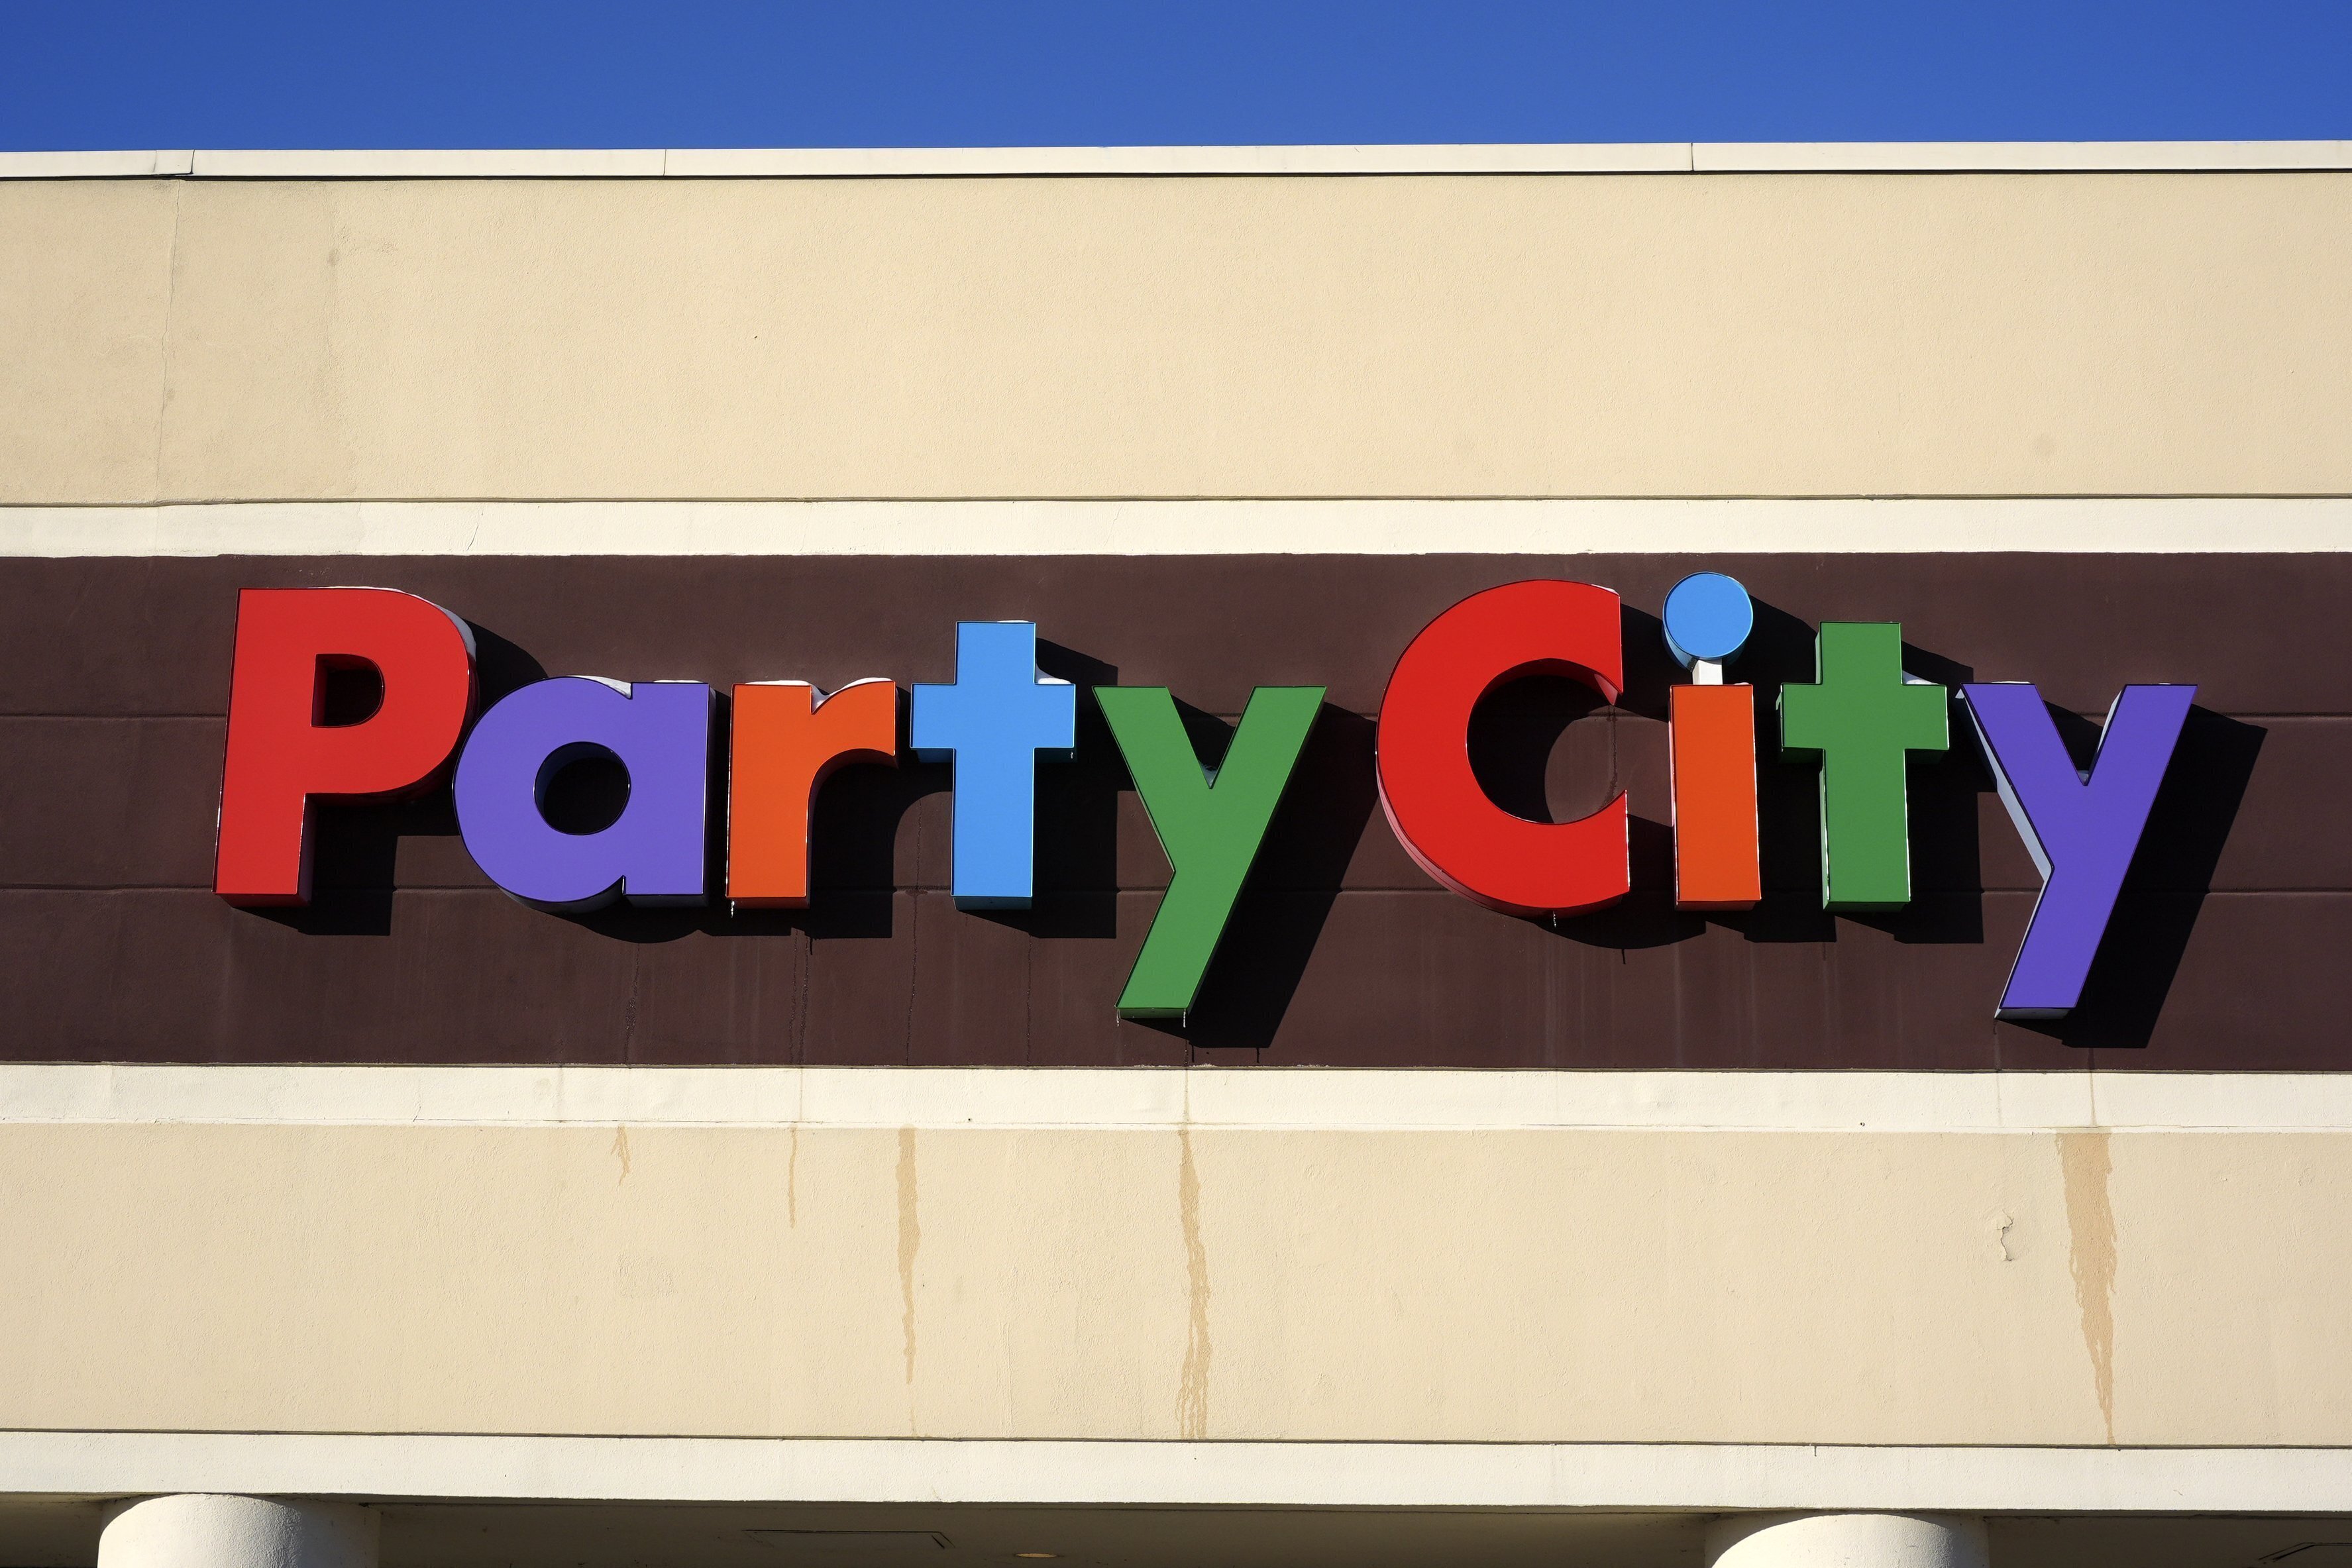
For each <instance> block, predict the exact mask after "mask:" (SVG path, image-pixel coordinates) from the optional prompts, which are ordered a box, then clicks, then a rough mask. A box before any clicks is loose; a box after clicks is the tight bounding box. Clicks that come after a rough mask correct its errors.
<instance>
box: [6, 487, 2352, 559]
mask: <svg viewBox="0 0 2352 1568" xmlns="http://www.w3.org/2000/svg"><path fill="white" fill-rule="evenodd" d="M2347 549H2352V498H2347V497H2074V498H2052V497H2034V498H2021V499H2001V498H1991V497H1988V498H1954V499H1943V498H1938V499H1927V498H1917V499H1884V500H1877V499H1825V500H1766V499H1729V500H1647V499H1626V500H1608V499H1591V500H1490V501H1465V500H1385V501H1383V500H1328V501H1285V500H1132V501H1108V500H1107V501H1042V500H1032V501H246V502H222V503H217V504H213V505H195V504H172V505H164V506H135V507H0V556H42V557H64V556H224V555H351V556H379V555H436V556H639V555H681V556H703V555H740V556H795V555H870V556H899V555H906V556H917V555H921V556H934V555H939V556H964V555H974V556H995V555H1425V554H1435V553H1462V554H1472V555H1487V554H1493V555H1513V554H1532V555H1582V554H1593V553H1600V552H1617V553H1625V554H1639V553H1692V554H1703V553H1716V552H1726V551H1748V552H1758V553H1775V552H1780V553H1794V554H1805V555H1821V554H1836V553H1843V552H1856V551H1885V552H1889V553H1914V552H1920V551H1955V552H1973V551H1987V550H2027V551H2058V550H2080V551H2095V552H2111V553H2116V554H2134V553H2159V554H2161V553H2192V554H2193V553H2214V554H2232V553H2246V552H2261V551H2341V550H2347Z"/></svg>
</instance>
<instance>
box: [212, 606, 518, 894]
mask: <svg viewBox="0 0 2352 1568" xmlns="http://www.w3.org/2000/svg"><path fill="white" fill-rule="evenodd" d="M351 668H367V669H373V671H374V672H375V674H376V675H377V676H378V677H379V678H380V679H381V680H382V681H383V701H382V702H381V703H380V704H378V705H377V707H376V710H375V711H374V712H373V713H372V714H370V715H369V716H367V717H365V718H363V719H362V720H360V721H359V722H358V723H356V724H328V723H326V722H324V720H325V717H326V714H325V695H326V674H327V672H328V671H329V670H332V669H351ZM473 704H474V639H473V633H472V632H470V631H468V630H467V626H466V623H465V622H462V621H460V620H458V619H457V617H456V616H454V615H452V614H450V613H449V612H447V611H446V610H444V609H442V608H441V607H440V606H439V605H437V604H435V603H433V602H432V601H429V600H424V599H419V598H417V597H416V596H415V594H411V593H397V592H394V591H392V590H390V589H382V588H248V589H247V590H246V591H244V592H243V593H241V594H239V595H238V597H237V606H236V665H235V668H234V671H233V672H232V674H231V675H230V679H229V698H228V762H227V766H226V768H225V769H224V771H223V774H222V779H221V810H220V854H219V858H218V859H217V860H216V861H215V863H214V871H213V891H214V892H215V893H217V894H220V895H221V896H222V897H223V898H226V899H227V900H228V901H229V902H230V903H231V904H308V903H310V831H309V830H310V822H309V817H310V802H311V801H313V800H382V799H383V798H386V797H389V796H397V795H406V794H412V793H415V791H417V790H420V789H425V788H428V787H429V786H431V785H432V784H433V783H434V782H435V780H436V778H437V777H438V775H439V774H440V771H441V768H442V767H443V765H444V764H446V762H447V761H448V760H449V756H450V753H451V752H453V751H455V750H456V749H457V737H458V736H459V735H460V734H461V733H462V732H463V731H464V729H465V727H466V716H467V713H468V712H469V711H470V710H471V709H472V707H473Z"/></svg>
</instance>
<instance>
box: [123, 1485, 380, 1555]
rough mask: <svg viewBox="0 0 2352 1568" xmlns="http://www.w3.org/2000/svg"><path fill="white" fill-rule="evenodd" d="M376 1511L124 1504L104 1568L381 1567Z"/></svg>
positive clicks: (204, 1498) (199, 1497) (232, 1500)
mask: <svg viewBox="0 0 2352 1568" xmlns="http://www.w3.org/2000/svg"><path fill="white" fill-rule="evenodd" d="M376 1531H377V1522H376V1515H375V1511H373V1509H365V1508H359V1507H356V1506H354V1505H352V1504H351V1503H347V1502H287V1501H281V1500H278V1499H275V1498H261V1497H225V1496H221V1495H219V1494H217V1493H209V1492H205V1493H192V1494H186V1495H183V1496H179V1497H151V1498H142V1499H141V1500H138V1501H135V1502H127V1503H121V1504H118V1505H117V1506H116V1507H115V1509H114V1510H113V1511H112V1512H110V1514H109V1515H108V1516H107V1520H106V1528H105V1529H104V1530H103V1531H100V1535H99V1538H98V1568H376Z"/></svg>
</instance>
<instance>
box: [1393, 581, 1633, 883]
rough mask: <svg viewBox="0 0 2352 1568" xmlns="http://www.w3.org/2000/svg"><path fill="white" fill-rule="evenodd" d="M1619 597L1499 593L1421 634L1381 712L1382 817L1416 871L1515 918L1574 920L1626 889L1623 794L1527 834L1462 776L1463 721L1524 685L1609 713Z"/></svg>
mask: <svg viewBox="0 0 2352 1568" xmlns="http://www.w3.org/2000/svg"><path fill="white" fill-rule="evenodd" d="M1623 647H1624V639H1623V636H1622V632H1620V630H1619V625H1618V619H1617V595H1616V594H1615V593H1613V592H1612V591H1610V590H1608V589H1605V588H1595V587H1593V586H1592V585H1591V583H1586V582H1558V581H1551V580H1539V581H1534V582H1514V583H1507V584H1506V585H1505V586H1503V587H1501V588H1490V589H1488V590H1486V591H1485V592H1483V593H1474V594H1472V595H1471V596H1470V597H1469V598H1467V599H1465V600H1464V601H1462V602H1461V603H1459V604H1457V605H1455V606H1454V608H1453V609H1451V610H1449V611H1447V612H1445V613H1444V614H1443V615H1441V616H1439V617H1438V618H1437V619H1436V620H1434V621H1433V622H1430V623H1429V625H1428V626H1427V627H1426V628H1424V629H1423V632H1422V633H1421V635H1420V636H1418V637H1415V638H1414V639H1413V640H1412V644H1411V645H1410V646H1408V647H1407V648H1406V649H1405V651H1404V655H1403V656H1402V658H1400V659H1399V660H1398V661H1397V667H1396V674H1393V675H1391V676H1390V677H1389V689H1388V695H1386V696H1384V697H1382V698H1381V727H1380V779H1381V810H1383V811H1385V812H1387V813H1388V819H1389V826H1390V827H1391V828H1393V829H1395V830H1396V836H1397V840H1398V841H1399V842H1401V843H1402V844H1403V845H1404V847H1405V851H1406V852H1407V853H1409V854H1411V855H1412V858H1413V859H1414V860H1415V861H1417V862H1420V864H1421V868H1422V869H1423V871H1425V872H1427V873H1429V874H1430V875H1432V876H1433V877H1435V878H1436V879H1437V880H1438V881H1440V882H1442V883H1444V884H1445V885H1446V886H1448V887H1450V888H1452V889H1453V890H1454V892H1456V893H1458V894H1462V895H1463V896H1464V897H1465V898H1471V899H1475V900H1476V901H1477V902H1478V903H1480V904H1486V906H1487V907H1489V908H1492V909H1500V910H1503V911H1505V912H1507V913H1508V914H1512V915H1571V914H1575V913H1577V912H1579V911H1580V910H1587V909H1599V908H1601V907H1602V906H1603V905H1606V904H1614V903H1615V902H1617V900H1619V899H1621V898H1622V897H1624V896H1625V893H1626V890H1627V889H1628V888H1629V887H1630V886H1631V885H1632V875H1631V871H1630V868H1629V865H1628V861H1627V852H1626V810H1625V797H1624V795H1623V794H1622V792H1621V793H1619V794H1618V795H1616V796H1615V797H1613V798H1612V800H1610V802H1609V803H1608V804H1607V805H1605V806H1603V807H1601V809H1600V810H1597V811H1595V812H1593V813H1592V814H1591V816H1589V817H1581V818H1579V819H1578V820H1577V821H1573V822H1531V821H1528V820H1527V819H1526V818H1524V817H1515V816H1513V815H1511V814H1510V813H1509V812H1507V811H1506V810H1503V809H1502V808H1501V807H1499V806H1497V805H1496V804H1495V802H1494V801H1493V800H1490V799H1488V797H1487V795H1486V789H1484V787H1482V786H1481V785H1480V784H1479V782H1478V779H1477V775H1476V774H1475V773H1474V772H1473V771H1472V770H1471V768H1470V713H1471V710H1472V709H1473V708H1475V707H1476V706H1478V700H1479V699H1480V698H1481V697H1483V696H1485V695H1486V694H1487V693H1488V692H1490V691H1492V690H1494V689H1495V688H1496V686H1499V685H1503V684H1504V683H1505V682H1507V681H1509V680H1513V679H1515V678H1517V677H1518V676H1520V675H1530V674H1564V675H1567V676H1569V677H1570V679H1573V680H1578V681H1581V682H1583V683H1584V684H1585V685H1589V686H1591V687H1592V688H1593V689H1594V690H1596V691H1598V692H1599V693H1600V694H1601V695H1602V696H1603V697H1605V698H1607V699H1608V700H1609V701H1611V702H1614V701H1616V700H1617V694H1618V693H1619V692H1620V691H1621V690H1622V689H1623V687H1624V683H1625V676H1624V653H1623Z"/></svg>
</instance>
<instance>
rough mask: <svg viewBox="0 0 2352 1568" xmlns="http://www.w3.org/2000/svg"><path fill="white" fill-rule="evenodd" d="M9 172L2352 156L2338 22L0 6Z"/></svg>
mask: <svg viewBox="0 0 2352 1568" xmlns="http://www.w3.org/2000/svg"><path fill="white" fill-rule="evenodd" d="M0 22H5V32H4V33H0V147H5V148H14V149H45V148H100V147H132V148H148V147H223V148H226V147H665V146H667V147H743V146H755V147H782V146H950V145H959V146H992V145H1020V144H1078V145H1085V144H1100V143H1160V142H1172V143H1252V142H1350V141H1372V142H1383V141H1384V142H1412V141H1916V140H1946V139H1950V140H1978V139H1997V140H2006V139H2021V140H2032V139H2054V140H2077V139H2137V138H2155V139H2170V138H2304V137H2330V138H2333V137H2346V136H2352V0H2275V3H2274V0H2229V3H2207V0H2199V3H2195V4H2190V3H2179V0H2173V3H2168V0H2142V3H2140V4H2136V5H2126V4H2109V3H2105V0H2101V3H2098V4H2084V3H2071V4H2070V3H2069V0H2044V3H2042V4H2011V3H2008V0H1975V3H1972V4H1944V3H1926V0H1879V3H1876V4H1853V3H1847V0H1836V3H1815V4H1773V3H1770V0H1746V3H1733V0H1704V3H1702V0H1617V3H1615V4H1586V3H1584V0H1563V3H1559V4H1553V5H1524V4H1481V3H1478V0H1449V3H1443V4H1439V3H1422V0H1412V3H1404V0H1354V3H1352V4H1284V3H1281V0H1260V3H1258V4H1226V3H1223V0H1192V3H1189V4H1159V3H1156V0H1098V3H1097V4H1091V5H1079V4H1063V3H1056V4H1045V3H1035V0H1002V3H992V0H962V3H961V4H942V3H933V0H835V3H833V4H829V5H808V4H800V3H798V0H772V3H770V4H764V5H754V4H742V3H734V4H721V3H717V0H636V3H633V4H621V3H615V0H578V3H575V4H569V5H553V4H542V3H538V0H529V3H525V0H470V3H463V4H459V3H450V0H404V3H402V4H397V5H392V4H382V3H378V0H310V3H309V4H301V5H295V4H284V3H270V4H263V3H229V0H224V3H221V4H215V5H196V4H180V5H167V4H121V5H110V4H106V3H104V0H0Z"/></svg>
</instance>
